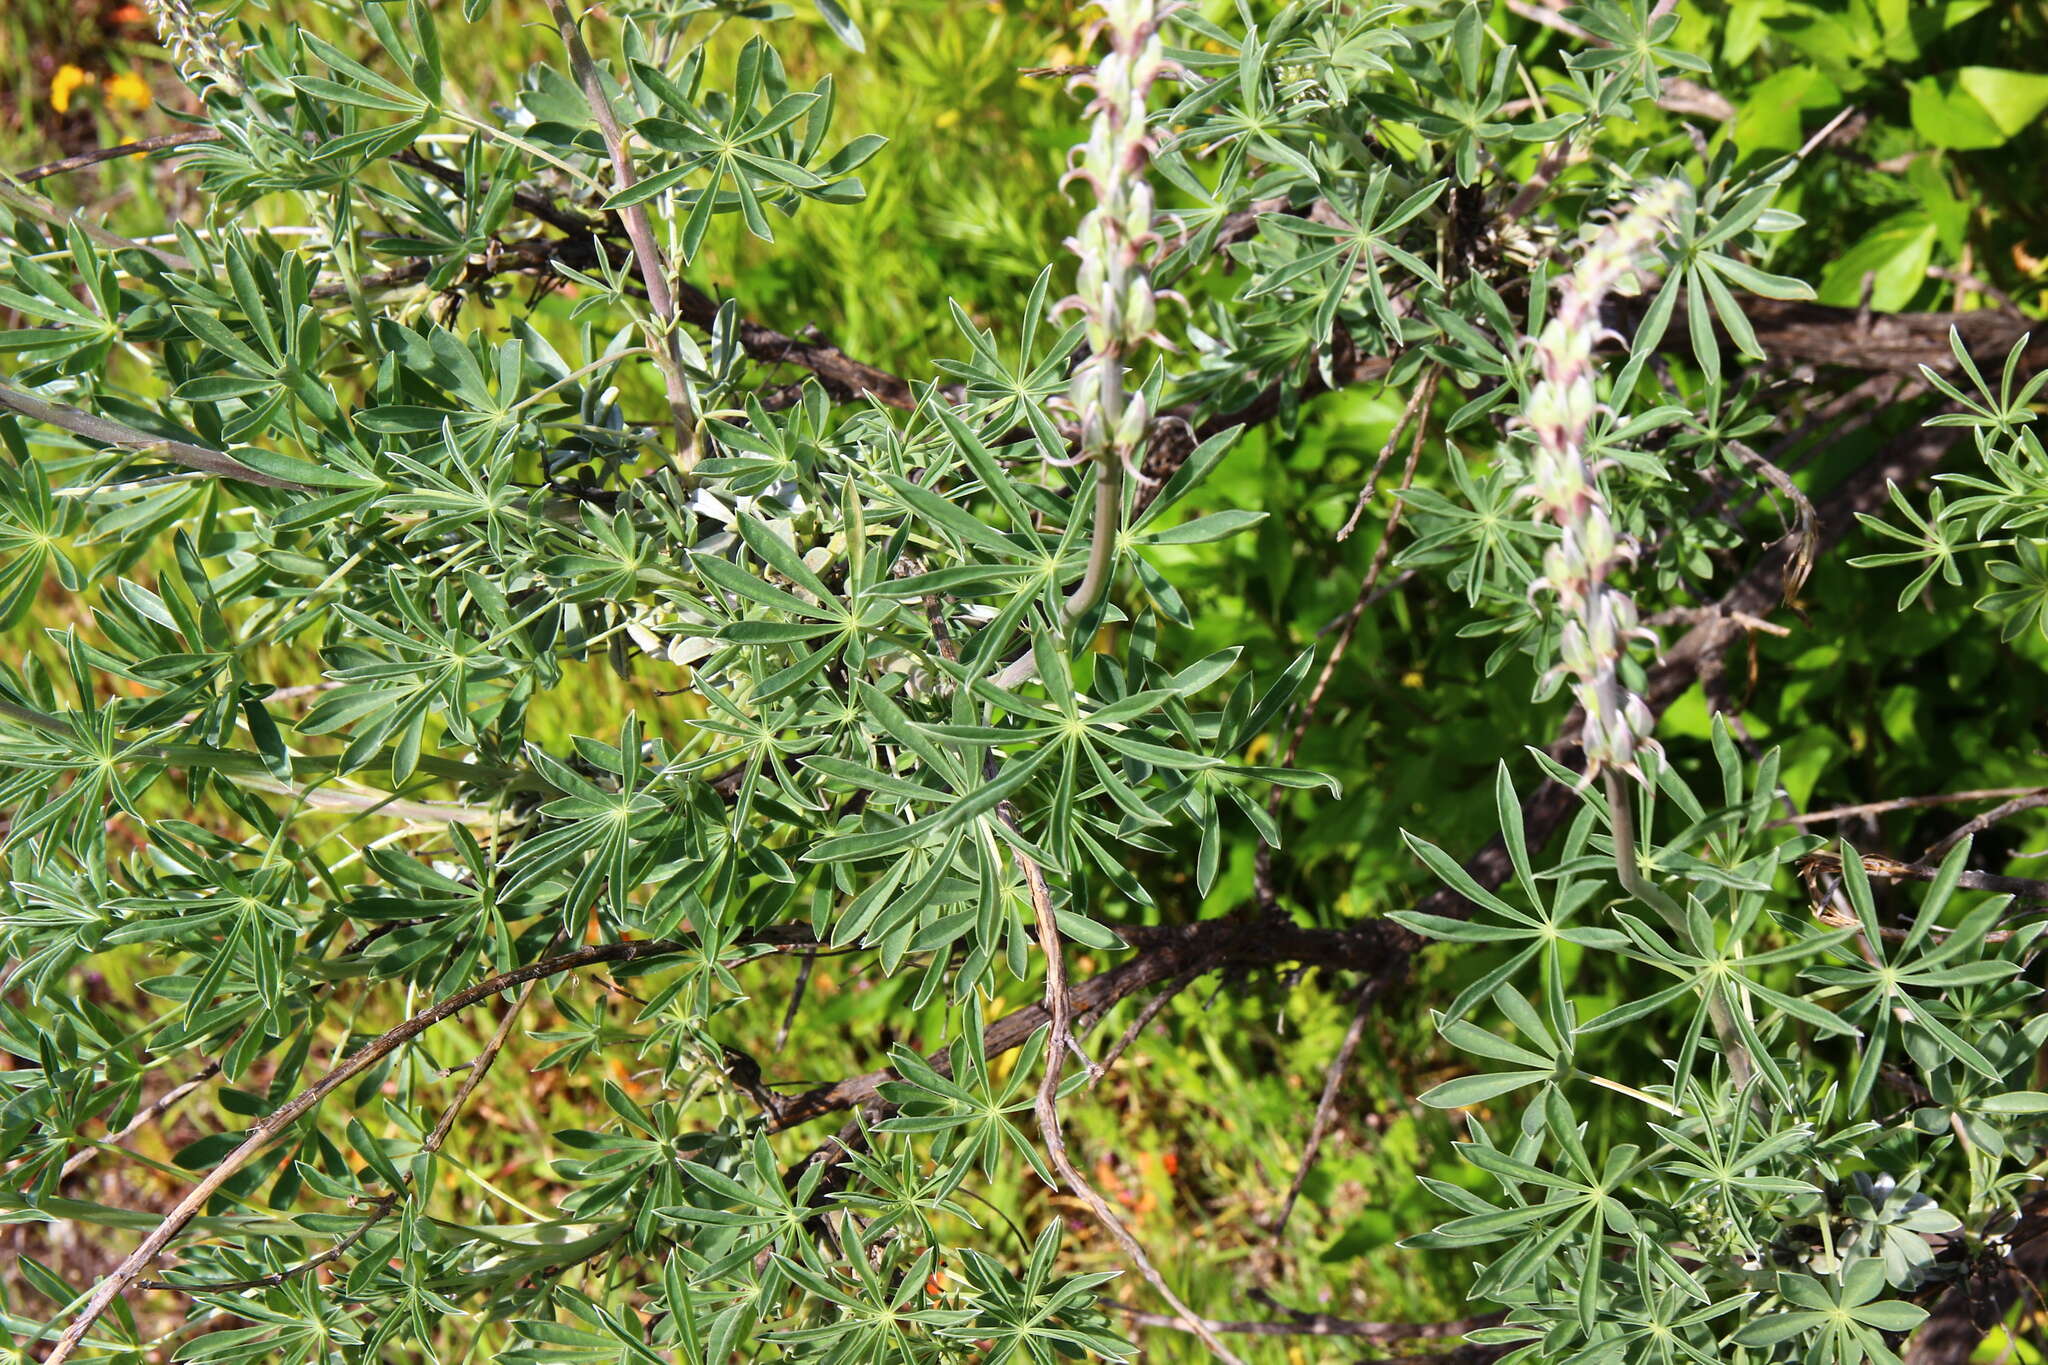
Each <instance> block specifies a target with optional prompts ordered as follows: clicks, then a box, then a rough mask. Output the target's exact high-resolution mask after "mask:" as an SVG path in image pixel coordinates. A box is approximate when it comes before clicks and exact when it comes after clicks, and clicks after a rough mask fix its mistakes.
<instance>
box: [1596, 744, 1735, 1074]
mask: <svg viewBox="0 0 2048 1365" xmlns="http://www.w3.org/2000/svg"><path fill="white" fill-rule="evenodd" d="M1601 776H1602V777H1604V778H1605V779H1606V782H1607V808H1608V815H1609V829H1610V830H1611V831H1612V832H1613V835H1614V870H1615V873H1616V875H1617V876H1618V877H1620V879H1621V889H1622V890H1623V891H1626V892H1627V893H1628V894H1629V895H1630V896H1632V897H1633V898H1634V899H1635V900H1636V901H1638V902H1639V903H1641V904H1643V905H1646V906H1648V907H1649V908H1650V909H1652V910H1654V911H1656V912H1657V914H1658V916H1659V917H1660V918H1662V919H1663V921H1664V922H1665V923H1666V924H1668V925H1670V926H1671V929H1672V931H1673V932H1674V933H1679V934H1683V933H1684V932H1685V911H1684V910H1683V909H1681V908H1680V907H1679V904H1678V902H1677V901H1674V900H1672V899H1671V897H1669V896H1667V895H1665V894H1664V891H1663V889H1662V888H1661V887H1659V886H1658V885H1657V884H1656V883H1654V882H1652V881H1651V880H1650V879H1649V878H1647V877H1645V876H1644V875H1643V869H1642V863H1641V862H1640V861H1639V860H1638V859H1637V857H1636V817H1635V806H1634V803H1633V800H1632V797H1631V794H1630V792H1629V789H1628V782H1627V780H1626V779H1625V778H1624V777H1623V776H1622V773H1621V770H1620V769H1619V768H1608V769H1606V770H1604V771H1603V772H1602V774H1601ZM1707 1020H1708V1022H1709V1023H1711V1024H1712V1025H1713V1026H1714V1036H1715V1037H1716V1038H1718V1039H1719V1040H1720V1042H1721V1051H1722V1053H1723V1055H1725V1056H1726V1057H1727V1058H1728V1074H1729V1075H1730V1076H1731V1077H1732V1078H1733V1079H1734V1081H1735V1084H1736V1086H1737V1088H1739V1089H1747V1088H1748V1086H1749V1082H1750V1077H1752V1076H1753V1075H1755V1074H1756V1063H1755V1060H1754V1059H1753V1058H1751V1057H1750V1055H1749V1045H1748V1044H1747V1043H1745V1042H1743V1040H1742V1031H1741V1029H1740V1028H1738V1027H1737V1026H1736V1023H1735V1016H1734V1015H1733V1014H1732V1013H1730V1012H1729V1009H1728V1002H1727V1001H1725V1000H1723V999H1722V998H1721V997H1720V996H1719V995H1712V994H1710V995H1709V996H1708V997H1707Z"/></svg>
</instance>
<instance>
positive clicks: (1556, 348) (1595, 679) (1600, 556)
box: [1523, 180, 1686, 779]
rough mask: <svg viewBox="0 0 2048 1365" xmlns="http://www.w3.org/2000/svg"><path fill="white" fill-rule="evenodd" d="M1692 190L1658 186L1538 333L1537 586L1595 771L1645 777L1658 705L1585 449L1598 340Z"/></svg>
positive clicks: (1604, 244) (1619, 546)
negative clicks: (1549, 537)
mask: <svg viewBox="0 0 2048 1365" xmlns="http://www.w3.org/2000/svg"><path fill="white" fill-rule="evenodd" d="M1685 194H1686V189H1685V186H1684V185H1683V184H1681V183H1680V182H1678V181H1675V180H1667V181H1664V182H1662V183H1660V184H1658V185H1655V186H1652V187H1651V188H1650V189H1649V190H1648V191H1646V192H1645V193H1644V194H1643V195H1641V196H1640V197H1639V198H1638V199H1637V201H1636V204H1635V207H1634V208H1633V209H1631V210H1630V211H1629V212H1628V213H1627V214H1625V215H1623V216H1622V217H1621V218H1620V219H1619V220H1618V221H1616V222H1614V223H1612V224H1610V225H1609V226H1608V227H1607V228H1606V229H1605V230H1603V231H1602V232H1601V233H1600V234H1599V235H1598V236H1597V237H1595V238H1594V239H1593V242H1592V244H1591V245H1590V246H1589V247H1588V248H1587V249H1586V252H1585V254H1584V255H1583V256H1581V257H1580V258H1579V263H1578V265H1577V266H1576V267H1575V268H1574V269H1573V271H1572V274H1571V278H1570V279H1569V280H1568V281H1567V282H1566V283H1565V285H1564V288H1563V291H1562V294H1561V297H1560V298H1559V300H1558V304H1557V310H1556V311H1555V312H1554V313H1553V314H1552V315H1551V318H1550V321H1549V322H1548V323H1547V324H1545V326H1544V328H1543V334H1542V335H1541V336H1539V337H1538V338H1537V339H1536V356H1535V359H1536V371H1537V374H1538V376H1539V377H1538V380H1537V384H1536V387H1535V390H1534V392H1532V393H1531V394H1530V396H1529V402H1528V406H1527V408H1526V410H1525V411H1524V414H1523V416H1524V417H1525V419H1526V420H1527V422H1528V425H1529V427H1530V429H1531V430H1532V431H1533V432H1534V433H1535V436H1536V453H1535V458H1534V459H1533V460H1532V462H1531V465H1530V471H1529V482H1528V485H1527V487H1526V489H1525V490H1524V491H1525V492H1526V493H1528V494H1529V495H1530V496H1532V497H1533V498H1534V500H1535V502H1536V506H1537V511H1538V513H1539V514H1540V515H1542V516H1545V517H1547V518H1549V520H1551V521H1552V522H1554V523H1555V524H1556V525H1557V528H1558V531H1559V535H1558V538H1557V540H1555V541H1554V542H1552V543H1551V545H1550V546H1549V547H1548V548H1547V549H1546V550H1545V551H1544V555H1543V577H1542V579H1540V580H1539V581H1538V583H1537V585H1536V586H1537V587H1538V588H1539V589H1545V590H1548V591H1550V592H1552V593H1554V594H1556V596H1557V602H1558V608H1559V610H1560V612H1561V613H1562V615H1563V617H1564V627H1563V632H1562V636H1561V639H1560V641H1559V646H1558V655H1559V660H1560V662H1559V668H1560V669H1561V670H1562V671H1564V672H1566V673H1568V674H1570V675H1571V678H1572V695H1573V696H1574V697H1575V698H1576V699H1577V701H1578V703H1579V706H1580V708H1581V709H1582V710H1583V711H1584V712H1585V715H1586V721H1585V727H1584V729H1583V730H1582V731H1581V735H1580V744H1581V746H1582V747H1583V749H1584V750H1585V754H1586V774H1587V777H1588V779H1591V778H1592V777H1594V776H1595V775H1597V774H1598V773H1600V772H1601V771H1602V770H1603V769H1609V768H1612V769H1618V770H1619V771H1622V772H1625V773H1629V774H1632V775H1634V776H1635V777H1637V778H1639V779H1640V778H1641V776H1642V771H1641V769H1640V768H1638V767H1637V765H1636V755H1637V754H1638V753H1639V752H1640V751H1642V750H1645V749H1649V748H1653V747H1654V746H1655V741H1654V740H1652V739H1651V738H1650V733H1651V730H1652V728H1653V726H1654V722H1653V720H1652V718H1651V716H1650V711H1649V708H1648V707H1647V706H1645V705H1644V704H1643V699H1642V698H1641V697H1638V696H1636V695H1635V694H1634V693H1632V692H1631V691H1629V689H1628V687H1627V686H1626V685H1625V684H1624V683H1623V682H1622V679H1621V661H1622V658H1623V655H1624V654H1625V653H1626V652H1627V649H1628V645H1629V642H1630V641H1631V640H1634V639H1640V638H1644V637H1646V636H1648V634H1649V632H1647V631H1646V630H1644V629H1643V628H1642V626H1641V624H1640V623H1639V621H1638V618H1637V615H1636V604H1635V599H1634V598H1632V597H1631V596H1629V594H1628V593H1627V592H1625V591H1623V590H1622V589H1620V588H1618V587H1616V586H1614V584H1613V583H1611V582H1610V581H1609V576H1610V575H1611V574H1612V573H1613V572H1614V571H1615V569H1616V568H1618V567H1619V566H1620V565H1622V564H1624V563H1626V562H1628V561H1630V560H1631V559H1633V558H1634V555H1635V547H1634V546H1633V545H1632V544H1630V543H1629V541H1628V540H1627V538H1626V537H1624V536H1623V535H1621V534H1620V533H1619V532H1617V531H1616V530H1615V527H1614V522H1613V519H1612V518H1610V517H1609V515H1608V512H1607V500H1606V499H1605V498H1604V497H1603V496H1602V495H1601V492H1600V484H1599V478H1598V475H1599V470H1598V469H1597V468H1596V467H1595V466H1594V464H1593V463H1592V462H1591V461H1590V460H1589V459H1588V458H1587V455H1586V448H1585V443H1586V429H1587V427H1588V426H1590V425H1591V423H1592V419H1593V414H1594V412H1595V411H1596V410H1597V409H1598V406H1599V399H1598V398H1597V396H1596V395H1595V393H1594V391H1593V376H1594V368H1593V346H1594V343H1595V342H1596V341H1598V340H1599V338H1600V331H1601V329H1600V301H1601V299H1602V298H1604V297H1605V296H1606V295H1607V293H1608V292H1609V291H1610V290H1612V289H1614V288H1615V287H1616V286H1618V285H1620V284H1622V283H1623V282H1624V281H1626V280H1628V279H1630V278H1632V277H1633V276H1634V275H1635V273H1636V272H1637V271H1638V270H1639V269H1641V268H1642V267H1643V265H1644V263H1645V261H1646V258H1648V257H1649V256H1650V254H1651V253H1652V251H1653V250H1654V249H1655V247H1656V244H1657V242H1658V240H1659V238H1660V237H1661V236H1662V235H1663V233H1664V230H1665V227H1666V225H1667V224H1669V223H1670V221H1671V219H1672V217H1673V216H1674V215H1675V214H1676V213H1677V211H1678V209H1679V206H1680V204H1681V203H1682V202H1683V199H1684V197H1685Z"/></svg>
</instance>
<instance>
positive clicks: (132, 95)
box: [103, 71, 150, 109]
mask: <svg viewBox="0 0 2048 1365" xmlns="http://www.w3.org/2000/svg"><path fill="white" fill-rule="evenodd" d="M103 89H104V90H105V92H106V96H107V99H108V101H109V102H110V103H114V104H127V105H131V106H133V107H134V108H137V109H147V108H149V101H150V89H149V82H148V81H146V80H144V79H142V77H140V76H138V75H136V74H135V73H134V72H133V71H123V72H121V73H120V74H118V75H116V76H113V77H110V78H109V79H108V81H107V83H106V85H105V86H104V87H103Z"/></svg>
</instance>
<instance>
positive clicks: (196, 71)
mask: <svg viewBox="0 0 2048 1365" xmlns="http://www.w3.org/2000/svg"><path fill="white" fill-rule="evenodd" d="M142 7H143V9H144V11H145V12H147V13H148V15H149V17H150V19H151V21H152V22H154V23H155V25H156V35H157V42H158V43H160V44H162V46H163V48H164V50H165V51H167V52H169V53H170V54H171V57H172V60H174V61H175V62H176V63H177V65H178V73H179V74H180V75H182V76H183V77H184V78H185V82H186V84H188V85H190V86H191V87H192V88H193V89H194V90H197V91H200V92H202V93H203V92H205V91H206V90H208V89H209V88H212V87H215V86H218V87H220V88H221V89H223V90H226V91H227V92H228V93H229V94H231V95H239V94H241V93H242V78H241V76H240V75H239V74H237V73H236V70H235V66H236V59H237V57H238V56H239V55H240V54H239V53H237V51H236V50H235V47H234V45H233V44H232V43H231V42H229V41H227V40H226V39H224V38H223V37H222V36H221V29H222V28H224V27H225V21H223V20H221V19H218V18H215V17H214V16H212V15H209V14H206V13H204V12H202V11H201V10H199V9H198V8H197V7H196V6H194V5H193V3H192V0H142Z"/></svg>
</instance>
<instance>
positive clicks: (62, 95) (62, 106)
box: [50, 62, 93, 114]
mask: <svg viewBox="0 0 2048 1365" xmlns="http://www.w3.org/2000/svg"><path fill="white" fill-rule="evenodd" d="M92 81H93V78H92V77H91V76H89V75H87V74H86V73H85V72H83V71H81V70H80V69H79V68H77V67H75V66H73V65H72V64H71V63H69V62H66V63H64V65H62V66H60V67H58V68H57V74H56V75H54V76H52V77H50V107H51V108H52V109H54V110H56V111H57V112H58V113H60V114H61V113H63V112H64V111H65V110H67V109H69V108H70V107H71V97H72V96H73V95H75V94H77V93H78V88H79V87H80V86H82V85H91V84H92Z"/></svg>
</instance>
